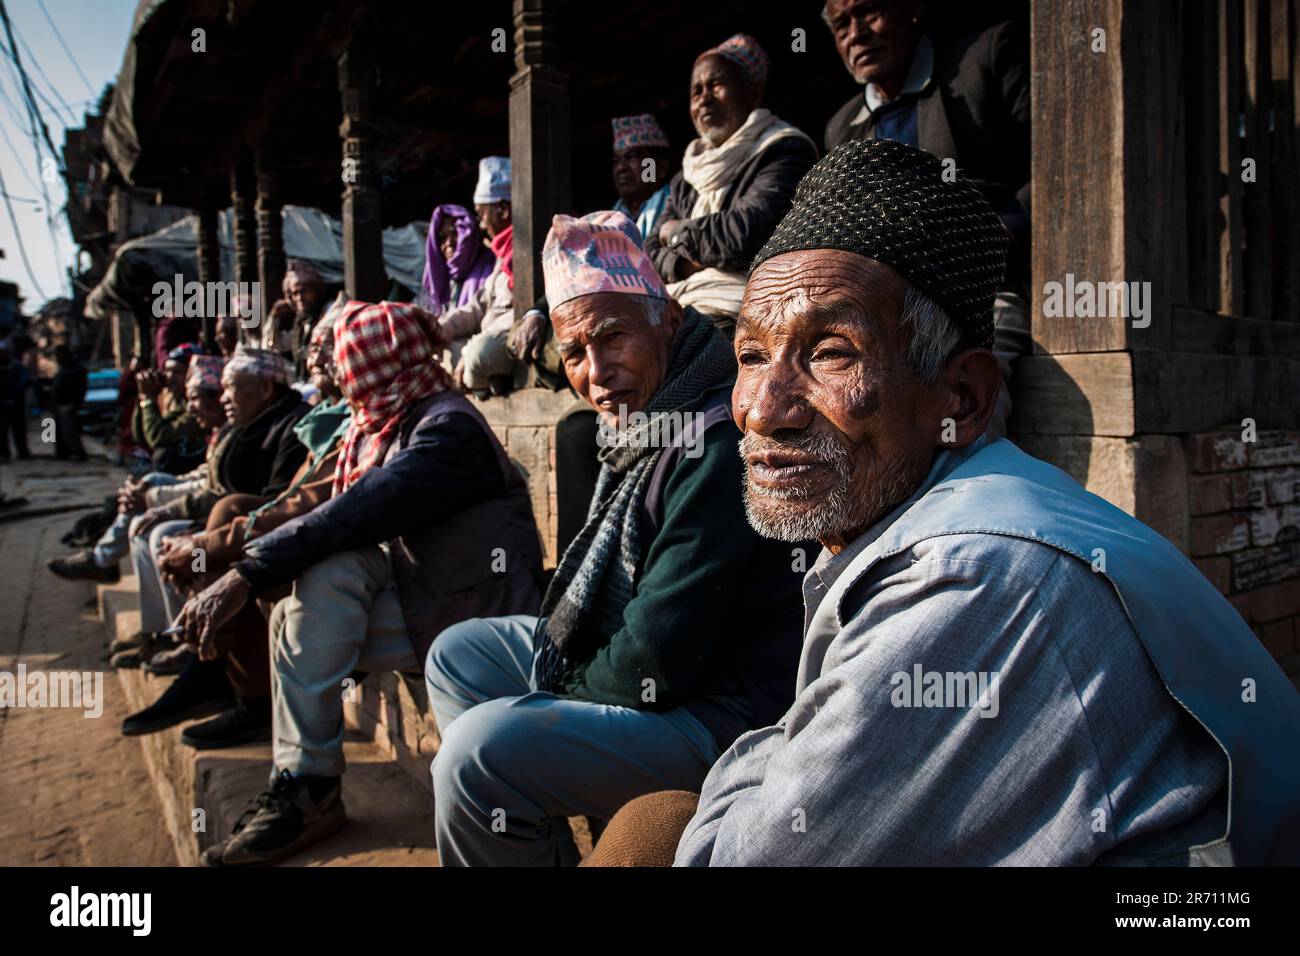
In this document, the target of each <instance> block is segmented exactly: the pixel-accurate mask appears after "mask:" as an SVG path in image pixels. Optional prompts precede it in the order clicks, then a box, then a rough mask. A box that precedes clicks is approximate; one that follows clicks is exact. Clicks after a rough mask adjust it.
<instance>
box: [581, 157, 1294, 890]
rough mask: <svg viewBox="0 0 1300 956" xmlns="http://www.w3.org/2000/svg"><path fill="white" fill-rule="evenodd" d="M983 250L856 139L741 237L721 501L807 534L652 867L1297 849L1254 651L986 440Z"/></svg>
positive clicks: (944, 205) (1209, 592)
mask: <svg viewBox="0 0 1300 956" xmlns="http://www.w3.org/2000/svg"><path fill="white" fill-rule="evenodd" d="M1006 244H1007V238H1006V235H1005V231H1004V229H1003V227H1002V225H1001V224H1000V223H999V221H998V219H997V217H996V215H995V214H994V212H993V209H992V207H991V206H990V205H989V203H988V201H987V200H986V199H985V198H984V197H983V196H982V195H981V194H980V193H979V191H978V190H977V189H976V188H975V187H974V186H972V185H971V184H969V183H967V182H966V181H964V180H963V179H961V178H960V177H959V178H958V179H957V181H956V182H952V183H949V182H945V181H944V176H943V167H942V164H941V162H940V160H939V159H938V158H936V157H934V156H931V155H929V154H928V153H923V152H921V151H918V150H915V149H912V148H911V147H908V146H904V145H902V144H899V143H894V142H888V141H883V140H882V141H874V142H851V143H846V144H844V145H842V146H840V147H838V148H837V149H835V150H834V151H833V152H832V153H831V154H830V155H828V156H827V157H826V158H825V159H824V160H823V161H822V162H820V163H819V164H818V165H817V166H816V167H814V168H813V170H812V171H811V172H810V173H809V174H808V177H807V178H806V179H805V180H804V182H803V183H802V184H801V185H800V188H799V191H798V193H797V194H796V197H795V203H794V206H793V208H792V209H791V211H790V213H789V214H788V215H787V216H786V218H785V219H784V220H783V221H782V223H781V225H780V226H779V227H778V228H777V230H776V232H775V233H774V234H773V236H772V239H771V240H770V241H769V242H768V244H767V245H766V246H765V247H764V249H763V250H762V251H761V252H760V253H759V255H758V258H757V260H756V265H755V267H754V269H753V272H752V273H751V275H750V278H749V283H748V287H747V289H746V292H745V299H744V303H743V306H742V309H741V312H740V318H739V323H738V325H737V329H736V340H735V348H736V356H737V361H738V363H739V366H740V370H739V372H738V374H737V380H736V388H735V392H734V394H733V397H732V411H733V414H734V415H735V419H736V423H737V425H738V426H740V427H741V428H742V429H743V431H744V439H743V440H742V441H741V445H740V448H741V453H742V454H743V456H744V459H745V473H746V482H745V501H746V507H747V509H748V512H749V517H750V520H751V522H752V523H753V524H754V527H756V528H757V529H759V531H760V532H761V533H762V534H764V535H766V536H769V537H774V538H780V539H791V538H802V537H806V536H810V535H811V536H815V537H816V538H818V539H819V540H820V541H821V542H822V544H823V545H824V546H825V548H824V550H823V552H822V554H821V556H820V557H819V558H818V560H817V562H816V563H815V564H814V566H813V568H812V570H811V571H809V573H808V575H807V576H806V577H805V579H804V599H805V602H806V609H807V610H806V618H805V634H804V646H803V656H802V659H801V661H800V665H799V678H798V685H797V698H796V700H795V703H794V705H793V706H792V707H791V708H790V710H789V711H787V713H786V714H785V716H784V717H783V718H782V719H781V720H780V721H779V722H778V723H777V724H775V725H774V726H771V727H768V728H766V729H763V730H759V731H756V732H755V733H752V734H749V735H747V736H745V737H742V738H741V739H740V740H738V741H736V743H735V745H734V746H733V747H732V748H731V749H730V750H728V751H727V752H726V753H725V754H724V755H723V756H722V758H721V759H720V760H719V761H718V763H717V764H716V765H715V766H714V767H713V769H712V771H711V772H710V773H709V777H708V779H707V780H706V781H705V782H704V787H703V791H702V794H701V796H700V798H699V805H698V808H697V811H696V813H695V816H694V818H693V819H692V820H691V822H690V823H689V824H688V825H687V826H686V830H685V833H684V835H683V836H682V838H681V841H680V844H679V846H678V849H677V853H676V862H677V863H678V864H679V865H696V866H699V865H714V866H727V865H764V864H779V865H815V864H823V865H920V866H933V865H990V864H1016V865H1081V864H1091V863H1105V864H1125V863H1128V864H1132V863H1137V864H1164V865H1172V864H1187V863H1201V864H1204V863H1235V864H1258V863H1270V862H1271V863H1283V862H1286V863H1291V864H1294V863H1296V862H1297V861H1298V857H1300V822H1298V821H1300V765H1298V764H1297V762H1296V760H1295V754H1296V753H1297V752H1300V697H1298V696H1297V694H1296V691H1295V689H1294V688H1293V687H1292V686H1291V684H1290V683H1289V681H1288V680H1287V679H1286V677H1285V676H1284V675H1283V673H1282V671H1281V670H1280V669H1279V668H1278V666H1277V665H1276V663H1274V661H1273V660H1272V658H1271V657H1270V656H1269V654H1268V653H1267V651H1265V649H1264V648H1263V646H1262V645H1261V644H1260V642H1259V641H1258V640H1257V639H1256V638H1255V637H1254V635H1253V634H1252V633H1251V632H1250V630H1249V629H1248V628H1247V626H1246V624H1245V623H1244V622H1243V621H1242V620H1241V618H1240V617H1239V616H1238V615H1237V613H1236V611H1234V610H1233V608H1232V606H1231V605H1230V604H1229V603H1228V602H1227V601H1226V600H1225V599H1224V598H1223V597H1222V596H1221V595H1220V594H1219V592H1218V591H1217V590H1216V589H1215V588H1214V587H1213V585H1211V584H1210V583H1209V582H1208V581H1207V580H1205V578H1203V577H1202V576H1201V575H1200V573H1199V572H1198V571H1197V570H1196V568H1195V567H1194V566H1193V565H1192V564H1191V562H1190V561H1188V560H1187V558H1185V557H1184V556H1183V555H1182V554H1180V553H1179V552H1178V550H1177V549H1176V548H1174V546H1173V545H1171V544H1170V543H1169V542H1168V541H1166V540H1165V539H1164V538H1162V537H1160V536H1159V535H1158V534H1156V533H1155V532H1154V531H1152V530H1151V529H1150V528H1147V527H1146V526H1145V525H1143V524H1141V523H1140V522H1138V521H1137V520H1136V519H1134V518H1132V517H1130V516H1129V515H1127V514H1125V513H1123V512H1122V511H1120V510H1119V509H1118V508H1115V507H1113V506H1111V505H1110V504H1108V503H1107V502H1105V501H1103V500H1102V499H1100V498H1098V497H1096V496H1095V495H1091V494H1089V493H1088V492H1086V491H1084V490H1083V489H1082V488H1081V487H1080V486H1079V485H1078V484H1077V483H1076V482H1074V481H1073V480H1072V479H1071V478H1069V477H1068V476H1066V475H1065V474H1064V473H1062V472H1061V471H1059V470H1057V469H1056V468H1054V467H1052V466H1051V465H1048V464H1046V463H1045V462H1042V461H1038V460H1036V459H1034V458H1031V457H1029V456H1028V455H1026V454H1025V453H1023V452H1022V451H1020V450H1019V449H1017V448H1016V447H1015V445H1013V444H1011V443H1010V442H1008V441H1006V440H1000V441H995V442H992V443H990V442H989V441H988V440H987V439H986V438H985V437H984V432H985V428H986V426H987V422H988V418H989V416H990V414H991V413H992V409H993V407H994V402H995V400H996V398H997V392H998V388H999V386H1000V381H1001V380H1000V376H999V373H998V367H997V363H996V361H995V360H994V357H993V354H992V352H991V351H990V346H991V344H992V342H993V320H992V308H993V298H994V293H995V291H996V289H997V283H998V281H999V279H1000V278H1001V277H1002V272H1003V265H1004V258H1003V257H1004V254H1005V253H1004V250H1005V249H1006ZM616 822H617V821H616ZM611 830H613V825H611ZM607 835H608V834H607Z"/></svg>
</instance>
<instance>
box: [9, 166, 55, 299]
mask: <svg viewBox="0 0 1300 956" xmlns="http://www.w3.org/2000/svg"><path fill="white" fill-rule="evenodd" d="M0 197H3V199H4V201H5V208H6V209H7V210H9V221H10V222H11V223H12V224H13V227H14V241H15V242H17V243H18V254H19V256H21V257H22V260H23V268H24V269H26V270H27V278H28V279H30V280H31V281H32V288H33V289H35V290H36V294H37V295H39V296H40V297H41V298H42V299H46V300H48V299H49V298H50V297H49V296H48V295H46V294H45V290H44V289H42V288H41V284H40V283H39V282H37V281H36V273H35V272H33V271H32V263H31V260H29V259H28V258H27V247H26V246H25V245H23V231H22V230H21V229H19V228H18V217H17V216H16V215H14V204H13V203H12V202H10V201H9V189H8V187H6V186H5V177H4V173H0Z"/></svg>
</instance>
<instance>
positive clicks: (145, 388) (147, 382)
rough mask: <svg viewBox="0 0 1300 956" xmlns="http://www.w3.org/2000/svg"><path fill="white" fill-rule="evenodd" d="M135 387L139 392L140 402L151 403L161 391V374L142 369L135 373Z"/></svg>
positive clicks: (153, 370)
mask: <svg viewBox="0 0 1300 956" xmlns="http://www.w3.org/2000/svg"><path fill="white" fill-rule="evenodd" d="M135 387H136V388H137V389H139V391H140V400H141V401H144V400H145V399H148V400H150V401H153V400H155V399H157V398H158V393H159V392H161V391H162V389H163V377H162V373H160V372H158V371H157V370H155V369H148V368H147V369H144V370H142V371H139V372H136V373H135Z"/></svg>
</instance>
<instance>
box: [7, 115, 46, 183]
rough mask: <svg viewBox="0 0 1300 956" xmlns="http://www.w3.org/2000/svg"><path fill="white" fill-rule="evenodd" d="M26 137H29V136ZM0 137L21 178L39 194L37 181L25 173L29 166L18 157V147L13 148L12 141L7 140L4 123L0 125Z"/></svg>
mask: <svg viewBox="0 0 1300 956" xmlns="http://www.w3.org/2000/svg"><path fill="white" fill-rule="evenodd" d="M28 135H29V136H30V135H31V134H28ZM0 136H3V137H4V141H5V145H6V146H8V147H9V152H11V153H12V154H13V157H14V160H15V162H17V164H18V168H19V170H21V171H22V174H23V178H24V179H26V180H27V184H28V185H29V186H31V187H32V189H34V190H36V191H37V192H40V191H41V187H40V184H39V183H37V181H36V180H35V179H33V178H32V174H31V173H29V172H28V171H27V167H28V166H30V165H31V164H30V163H28V162H26V161H24V160H23V158H22V157H21V156H19V155H18V147H17V146H15V145H14V141H13V140H12V139H10V138H9V130H7V129H6V128H5V124H4V123H0Z"/></svg>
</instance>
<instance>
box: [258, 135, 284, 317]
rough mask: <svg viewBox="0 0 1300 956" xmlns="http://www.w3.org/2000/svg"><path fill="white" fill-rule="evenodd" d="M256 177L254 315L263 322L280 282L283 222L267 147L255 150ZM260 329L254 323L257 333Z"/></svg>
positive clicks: (277, 183) (274, 166) (277, 182)
mask: <svg viewBox="0 0 1300 956" xmlns="http://www.w3.org/2000/svg"><path fill="white" fill-rule="evenodd" d="M253 166H254V171H255V173H256V176H257V207H256V208H257V281H258V283H259V284H260V285H261V287H262V288H261V293H262V301H261V302H260V303H259V304H258V318H259V319H260V320H261V322H265V321H266V314H267V312H269V311H270V309H271V305H272V303H274V302H275V301H276V300H277V299H279V298H280V287H281V286H282V285H283V284H284V265H285V263H284V224H283V223H282V221H281V219H280V169H279V164H278V162H277V161H276V156H275V154H274V153H273V152H271V150H270V149H266V148H264V149H259V150H258V151H257V156H256V158H255V160H254V164H253ZM261 329H262V326H261V324H259V325H258V326H257V330H258V333H259V334H260V332H261Z"/></svg>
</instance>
